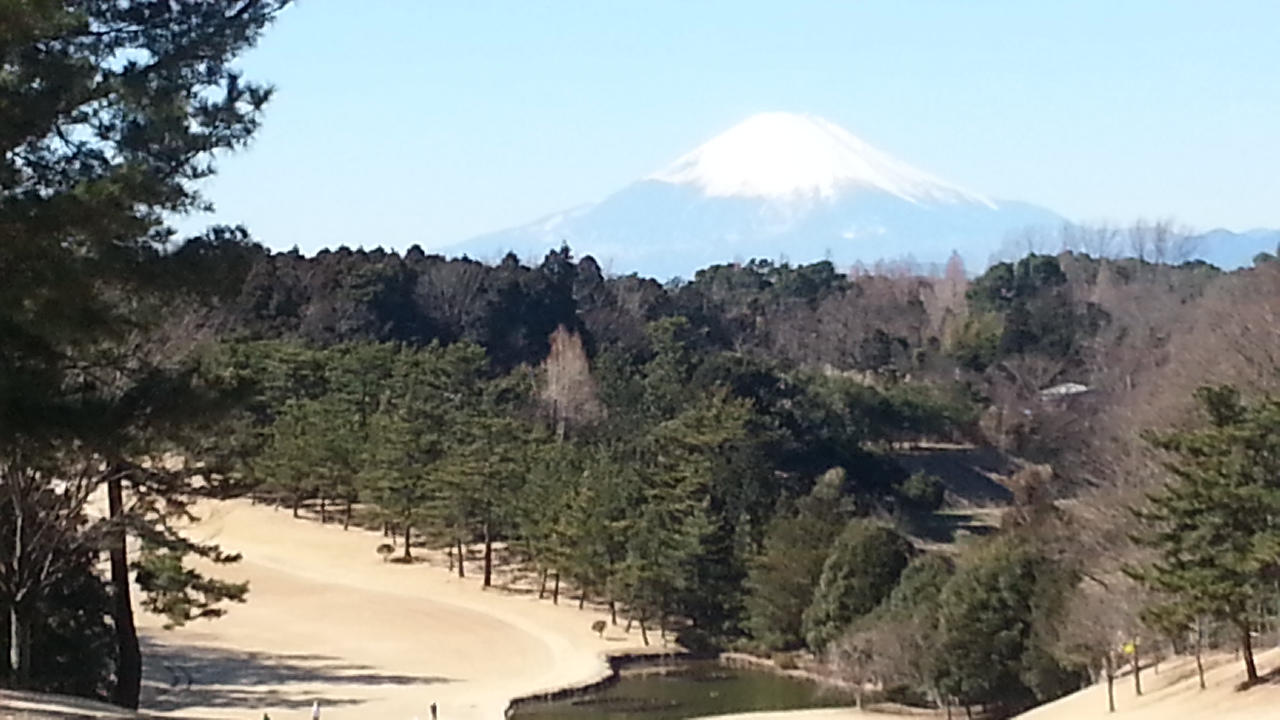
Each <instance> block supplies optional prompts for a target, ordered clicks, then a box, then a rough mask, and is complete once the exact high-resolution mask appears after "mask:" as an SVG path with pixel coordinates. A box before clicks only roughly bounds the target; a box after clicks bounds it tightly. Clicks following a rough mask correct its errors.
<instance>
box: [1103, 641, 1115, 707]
mask: <svg viewBox="0 0 1280 720" xmlns="http://www.w3.org/2000/svg"><path fill="white" fill-rule="evenodd" d="M1103 663H1104V665H1105V667H1106V672H1107V712H1115V711H1116V669H1115V663H1113V662H1112V660H1111V651H1110V650H1108V651H1107V655H1106V657H1105V658H1103Z"/></svg>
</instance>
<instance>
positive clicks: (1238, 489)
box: [1134, 386, 1280, 683]
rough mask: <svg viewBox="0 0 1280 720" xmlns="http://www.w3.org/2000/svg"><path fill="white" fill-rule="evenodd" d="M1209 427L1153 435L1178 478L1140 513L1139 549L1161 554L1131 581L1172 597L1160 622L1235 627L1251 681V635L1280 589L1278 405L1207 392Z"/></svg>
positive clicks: (1229, 392)
mask: <svg viewBox="0 0 1280 720" xmlns="http://www.w3.org/2000/svg"><path fill="white" fill-rule="evenodd" d="M1196 400H1197V402H1198V403H1199V405H1200V408H1201V410H1202V412H1203V414H1204V415H1205V416H1206V417H1207V419H1208V424H1207V425H1206V426H1205V427H1202V428H1198V429H1193V430H1187V431H1182V432H1168V433H1150V434H1148V435H1147V436H1146V437H1147V440H1148V441H1149V442H1150V443H1151V444H1152V445H1153V446H1154V447H1156V448H1159V449H1160V450H1163V451H1165V452H1166V453H1168V454H1170V455H1171V456H1172V457H1173V458H1175V459H1173V460H1170V461H1169V462H1166V463H1165V468H1166V470H1167V471H1168V472H1169V473H1170V474H1171V475H1172V476H1173V479H1172V481H1171V482H1170V483H1169V485H1168V486H1166V487H1165V488H1163V489H1162V490H1160V491H1158V492H1156V493H1154V494H1153V495H1151V496H1150V498H1149V500H1150V503H1149V506H1148V507H1146V508H1143V509H1140V510H1138V511H1137V515H1138V518H1139V519H1140V520H1141V521H1142V522H1143V524H1144V526H1145V532H1143V533H1141V534H1140V535H1139V536H1138V538H1137V539H1138V540H1139V541H1140V542H1141V543H1143V544H1144V545H1146V546H1148V547H1150V548H1151V549H1152V550H1153V551H1154V552H1155V558H1154V559H1153V560H1152V562H1151V563H1150V564H1149V565H1147V566H1145V567H1142V568H1138V569H1136V570H1135V572H1134V575H1135V576H1136V577H1137V578H1138V579H1139V580H1141V581H1142V582H1144V583H1145V584H1146V585H1148V586H1149V587H1150V588H1151V589H1153V590H1155V591H1157V593H1159V594H1160V595H1162V596H1165V597H1167V598H1168V600H1167V601H1165V603H1163V605H1162V606H1159V607H1156V608H1154V611H1155V612H1156V613H1157V614H1159V615H1170V614H1172V615H1181V616H1187V617H1198V616H1201V615H1204V616H1209V617H1213V618H1216V619H1218V620H1220V621H1223V622H1226V623H1229V624H1230V625H1231V626H1232V627H1233V628H1235V630H1236V633H1237V637H1238V638H1239V642H1240V648H1241V654H1242V656H1243V659H1244V664H1245V671H1246V673H1247V677H1248V681H1249V682H1251V683H1252V682H1256V681H1257V680H1258V670H1257V666H1256V664H1255V663H1254V658H1253V642H1252V637H1251V633H1252V632H1253V631H1254V629H1255V628H1256V627H1257V626H1258V623H1259V621H1260V617H1259V614H1258V613H1259V609H1260V608H1261V607H1262V605H1263V602H1264V601H1274V600H1275V587H1276V582H1277V580H1280V402H1277V401H1275V400H1273V399H1271V398H1264V399H1262V400H1259V401H1258V402H1255V403H1253V404H1246V403H1245V402H1244V401H1243V400H1242V398H1241V397H1240V395H1239V393H1238V392H1237V391H1236V390H1235V389H1234V388H1232V387H1229V386H1220V387H1204V388H1201V389H1200V390H1198V391H1197V392H1196Z"/></svg>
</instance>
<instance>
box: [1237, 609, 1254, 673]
mask: <svg viewBox="0 0 1280 720" xmlns="http://www.w3.org/2000/svg"><path fill="white" fill-rule="evenodd" d="M1237 627H1239V628H1240V653H1241V654H1242V655H1244V673H1245V683H1246V684H1248V685H1253V684H1254V683H1256V682H1258V666H1257V664H1256V663H1254V661H1253V637H1252V636H1250V635H1249V623H1248V621H1245V622H1242V623H1239V624H1238V625H1237Z"/></svg>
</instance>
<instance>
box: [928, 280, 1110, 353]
mask: <svg viewBox="0 0 1280 720" xmlns="http://www.w3.org/2000/svg"><path fill="white" fill-rule="evenodd" d="M966 297H967V299H968V301H969V307H970V310H971V312H972V313H973V316H972V317H971V318H970V320H969V323H971V324H970V325H968V326H967V327H966V328H965V329H964V330H963V331H962V332H961V334H960V336H959V337H958V338H956V340H955V342H953V347H952V352H953V354H954V356H956V357H957V358H958V359H959V360H960V361H961V362H962V363H963V364H964V365H966V366H967V367H970V368H973V369H975V370H983V369H985V368H986V367H987V366H989V365H991V364H992V363H993V362H994V360H995V359H996V357H1000V356H1010V355H1022V354H1027V353H1035V354H1040V355H1044V356H1047V357H1051V358H1058V359H1062V360H1066V361H1068V362H1076V361H1078V360H1079V357H1078V353H1079V351H1080V349H1081V343H1082V341H1083V340H1084V339H1086V338H1088V337H1092V336H1093V335H1094V334H1096V332H1097V330H1098V328H1099V327H1100V326H1101V325H1102V324H1103V323H1104V322H1105V315H1104V313H1102V312H1101V310H1099V309H1098V308H1097V307H1096V306H1093V305H1091V304H1083V308H1082V307H1081V306H1080V305H1078V304H1077V301H1076V299H1075V298H1073V297H1072V295H1071V290H1070V287H1069V286H1068V285H1067V276H1066V274H1065V273H1064V272H1063V271H1062V267H1061V265H1060V264H1059V261H1058V258H1056V257H1053V256H1051V255H1035V254H1032V255H1028V256H1027V257H1024V258H1022V259H1021V260H1019V261H1017V262H1016V263H999V264H997V265H994V266H992V267H991V268H990V269H989V270H987V272H986V273H984V274H983V275H982V276H981V277H979V278H978V279H976V280H975V281H974V282H973V284H972V285H971V286H970V287H969V290H968V292H967V294H966ZM993 318H999V323H998V325H997V323H996V322H995V321H994V320H993ZM997 327H999V339H998V342H996V344H995V346H994V347H993V346H992V343H993V341H994V340H995V337H996V336H995V330H996V328H997Z"/></svg>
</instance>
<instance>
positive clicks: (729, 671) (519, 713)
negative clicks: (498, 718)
mask: <svg viewBox="0 0 1280 720" xmlns="http://www.w3.org/2000/svg"><path fill="white" fill-rule="evenodd" d="M852 704H853V698H851V697H850V696H849V695H848V694H846V693H842V692H839V691H837V690H833V689H831V688H827V687H824V686H821V685H818V684H817V683H812V682H807V681H804V680H797V679H794V678H788V677H782V676H779V675H775V674H772V673H767V672H762V671H759V670H747V669H738V668H728V667H724V666H723V665H720V664H718V663H715V662H690V663H682V664H681V665H680V666H679V668H676V669H667V670H665V671H664V672H661V673H654V672H644V673H640V674H630V675H624V677H623V678H622V679H621V680H619V681H618V682H617V683H616V684H614V685H612V686H610V687H608V688H606V689H604V690H601V691H599V692H596V693H592V694H590V695H585V696H581V697H576V698H572V699H568V700H560V701H557V702H553V703H539V704H530V705H526V706H524V707H522V708H520V709H518V710H516V712H515V713H514V714H513V716H512V717H513V718H515V720H683V719H684V718H692V717H699V716H703V715H721V714H725V713H739V712H754V711H759V710H794V709H800V708H815V707H838V706H843V705H852Z"/></svg>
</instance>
